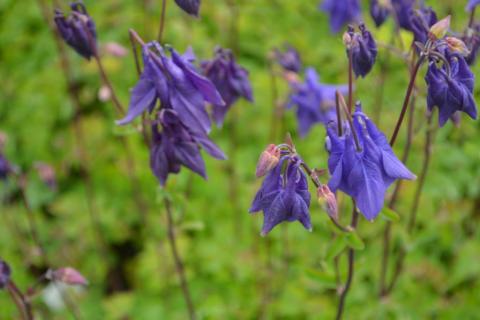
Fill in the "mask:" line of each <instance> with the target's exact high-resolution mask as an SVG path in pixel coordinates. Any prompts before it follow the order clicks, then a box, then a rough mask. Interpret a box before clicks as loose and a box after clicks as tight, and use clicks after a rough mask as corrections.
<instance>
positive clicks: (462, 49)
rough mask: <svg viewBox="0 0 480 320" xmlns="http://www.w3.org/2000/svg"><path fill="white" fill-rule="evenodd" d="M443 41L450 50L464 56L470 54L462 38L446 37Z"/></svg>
mask: <svg viewBox="0 0 480 320" xmlns="http://www.w3.org/2000/svg"><path fill="white" fill-rule="evenodd" d="M445 42H446V43H447V45H448V48H450V50H452V51H454V52H457V53H459V54H461V55H462V56H464V57H466V56H468V55H469V54H470V50H468V48H467V45H466V44H465V42H463V41H462V40H460V39H458V38H455V37H446V38H445Z"/></svg>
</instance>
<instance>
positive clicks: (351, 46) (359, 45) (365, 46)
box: [344, 23, 378, 78]
mask: <svg viewBox="0 0 480 320" xmlns="http://www.w3.org/2000/svg"><path fill="white" fill-rule="evenodd" d="M359 29H360V33H358V32H355V31H354V29H353V27H352V26H349V27H348V31H347V34H348V36H347V37H346V39H347V41H346V42H347V43H346V45H347V55H350V54H351V56H352V65H353V72H354V73H355V76H356V77H358V76H361V77H362V78H363V77H365V76H366V75H367V74H368V73H369V72H370V70H372V67H373V65H374V64H375V60H376V58H377V52H378V50H377V44H376V43H375V40H374V39H373V37H372V34H371V33H370V31H368V30H367V28H366V27H365V25H364V24H363V23H361V24H360V25H359ZM344 39H345V37H344Z"/></svg>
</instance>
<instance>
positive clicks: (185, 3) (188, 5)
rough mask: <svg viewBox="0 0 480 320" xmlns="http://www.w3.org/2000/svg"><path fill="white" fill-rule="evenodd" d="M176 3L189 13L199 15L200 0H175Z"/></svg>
mask: <svg viewBox="0 0 480 320" xmlns="http://www.w3.org/2000/svg"><path fill="white" fill-rule="evenodd" d="M175 3H176V4H177V5H178V6H179V7H180V8H182V10H183V11H185V12H186V13H188V14H189V15H192V16H195V17H198V13H199V11H200V0H175Z"/></svg>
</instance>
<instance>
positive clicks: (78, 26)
mask: <svg viewBox="0 0 480 320" xmlns="http://www.w3.org/2000/svg"><path fill="white" fill-rule="evenodd" d="M70 7H71V9H72V11H71V14H70V16H69V17H68V18H66V17H65V15H64V14H63V12H62V11H60V10H59V9H55V17H54V20H55V24H56V25H57V29H58V32H59V33H60V36H61V37H62V38H63V40H65V42H66V43H67V44H68V45H69V46H70V47H72V48H73V49H75V51H77V53H79V54H80V55H81V56H83V57H84V58H86V59H87V60H90V58H91V57H92V56H94V55H95V52H96V50H97V44H96V42H97V39H96V38H97V33H96V31H95V22H93V20H92V18H91V17H90V16H89V15H88V13H87V9H86V8H85V5H84V4H83V3H82V2H73V3H71V4H70Z"/></svg>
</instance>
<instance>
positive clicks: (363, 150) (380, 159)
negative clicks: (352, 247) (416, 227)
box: [326, 104, 415, 220]
mask: <svg viewBox="0 0 480 320" xmlns="http://www.w3.org/2000/svg"><path fill="white" fill-rule="evenodd" d="M352 130H355V132H352ZM354 133H356V136H357V139H358V145H357V142H356V141H355V137H354ZM327 134H328V138H327V143H326V147H327V150H328V152H329V154H330V156H329V159H328V168H329V171H330V174H331V178H330V181H329V183H328V186H329V187H330V189H331V190H332V191H333V192H336V191H337V190H341V191H343V192H345V193H346V194H348V195H350V196H351V197H352V198H353V199H354V200H355V202H356V205H357V207H358V208H359V210H360V212H361V213H362V214H363V216H365V218H366V219H368V220H373V219H375V217H376V216H377V215H378V214H379V213H380V211H381V209H382V207H383V203H384V197H385V192H386V190H387V188H388V187H389V186H390V185H391V184H392V183H393V182H394V181H395V180H396V179H415V175H413V174H412V173H411V172H410V171H409V170H408V169H407V168H406V167H405V165H403V163H402V162H401V161H400V160H398V158H397V157H396V156H395V154H394V153H393V150H392V148H391V147H390V145H389V143H388V141H387V139H386V137H385V135H384V134H383V133H381V132H380V131H379V130H378V129H377V127H376V126H375V124H373V122H372V121H371V120H370V119H369V118H368V117H367V116H366V115H365V114H364V113H363V112H362V110H361V106H360V104H357V107H356V111H355V113H354V116H353V128H351V129H350V130H346V132H345V133H344V135H343V136H339V135H338V133H337V132H336V130H334V129H333V128H332V127H329V128H328V129H327Z"/></svg>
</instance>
